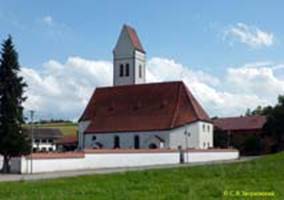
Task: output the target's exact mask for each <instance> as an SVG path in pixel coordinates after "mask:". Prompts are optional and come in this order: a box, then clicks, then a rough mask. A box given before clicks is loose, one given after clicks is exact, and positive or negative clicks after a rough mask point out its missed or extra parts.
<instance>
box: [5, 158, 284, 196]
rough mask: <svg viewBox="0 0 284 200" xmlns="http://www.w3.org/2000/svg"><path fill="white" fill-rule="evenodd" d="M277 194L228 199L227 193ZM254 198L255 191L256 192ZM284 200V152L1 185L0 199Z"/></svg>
mask: <svg viewBox="0 0 284 200" xmlns="http://www.w3.org/2000/svg"><path fill="white" fill-rule="evenodd" d="M227 191H228V192H232V194H237V191H240V192H241V191H246V192H274V194H275V196H274V197H266V198H265V197H259V196H258V197H252V198H245V197H241V198H240V197H233V196H231V197H227V196H224V192H227ZM251 194H252V193H251ZM1 198H2V199H95V200H100V199H106V200H107V199H121V200H125V199H134V200H136V199H147V200H157V199H190V200H191V199H202V200H204V199H205V200H208V199H284V153H280V154H275V155H271V156H265V157H263V158H261V159H257V160H253V161H248V162H246V163H234V164H223V165H221V164H220V165H211V166H195V167H187V168H175V169H156V170H148V171H137V172H126V173H116V174H108V175H92V176H81V177H75V178H64V179H57V180H56V179H55V180H45V181H30V182H10V183H0V199H1Z"/></svg>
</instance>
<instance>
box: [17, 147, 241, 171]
mask: <svg viewBox="0 0 284 200" xmlns="http://www.w3.org/2000/svg"><path fill="white" fill-rule="evenodd" d="M184 158H185V161H186V162H189V163H195V162H211V161H218V160H233V159H238V158H239V152H238V151H212V150H210V151H193V152H189V153H188V154H187V153H185V155H184ZM179 161H180V153H179V152H177V151H170V152H154V153H153V152H139V153H133V152H132V153H85V157H82V158H45V159H34V160H33V161H32V166H33V167H32V168H33V173H44V172H54V171H68V170H84V169H99V168H116V167H138V166H150V165H163V164H178V163H179ZM12 165H13V166H12V171H13V172H20V173H30V171H31V160H29V159H26V158H24V157H22V158H18V159H14V160H13V161H12Z"/></svg>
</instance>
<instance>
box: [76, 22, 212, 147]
mask: <svg viewBox="0 0 284 200" xmlns="http://www.w3.org/2000/svg"><path fill="white" fill-rule="evenodd" d="M145 68H146V52H145V50H144V48H143V46H142V44H141V42H140V40H139V38H138V36H137V33H136V31H135V30H134V29H133V28H132V27H130V26H127V25H124V26H123V28H122V31H121V33H120V36H119V39H118V41H117V44H116V46H115V48H114V50H113V84H114V85H113V86H112V87H98V88H96V89H95V91H94V94H93V95H92V97H91V99H90V101H89V103H88V105H87V107H86V109H85V110H84V112H83V114H82V116H81V117H80V119H79V148H80V149H87V148H88V149H90V148H106V149H113V148H126V149H139V148H141V149H142V148H168V149H177V148H183V149H185V148H195V149H208V148H212V147H213V124H212V122H211V120H210V118H209V117H208V115H207V113H206V112H205V110H204V109H203V108H202V106H201V105H200V104H199V103H198V101H197V100H196V99H195V97H194V96H193V95H192V93H191V92H190V90H189V89H188V88H187V86H186V85H185V84H184V83H183V82H182V81H176V82H161V83H146V70H145Z"/></svg>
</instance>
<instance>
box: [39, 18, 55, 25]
mask: <svg viewBox="0 0 284 200" xmlns="http://www.w3.org/2000/svg"><path fill="white" fill-rule="evenodd" d="M42 22H43V23H45V24H46V25H48V26H52V25H54V20H53V17H51V16H44V17H43V18H42Z"/></svg>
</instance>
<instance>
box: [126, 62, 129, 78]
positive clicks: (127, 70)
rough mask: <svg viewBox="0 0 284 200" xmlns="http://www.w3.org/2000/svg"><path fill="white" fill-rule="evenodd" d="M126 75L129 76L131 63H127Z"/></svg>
mask: <svg viewBox="0 0 284 200" xmlns="http://www.w3.org/2000/svg"><path fill="white" fill-rule="evenodd" d="M125 76H129V64H128V63H126V70H125Z"/></svg>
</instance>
